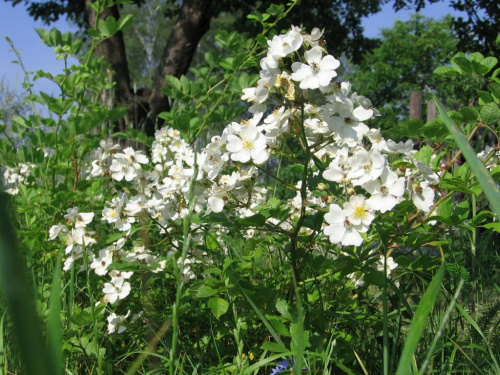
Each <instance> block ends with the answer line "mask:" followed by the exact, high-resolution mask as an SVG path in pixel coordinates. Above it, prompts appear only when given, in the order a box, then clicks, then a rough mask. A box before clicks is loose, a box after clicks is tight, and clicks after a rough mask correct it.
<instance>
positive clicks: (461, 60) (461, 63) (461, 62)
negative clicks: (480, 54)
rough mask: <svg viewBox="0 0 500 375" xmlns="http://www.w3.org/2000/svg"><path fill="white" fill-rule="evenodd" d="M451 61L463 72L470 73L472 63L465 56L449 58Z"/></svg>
mask: <svg viewBox="0 0 500 375" xmlns="http://www.w3.org/2000/svg"><path fill="white" fill-rule="evenodd" d="M451 62H452V64H455V65H456V66H458V67H459V68H460V70H461V71H462V72H463V73H472V64H471V62H470V61H469V60H468V59H467V58H465V57H462V56H456V57H454V58H453V59H452V60H451Z"/></svg>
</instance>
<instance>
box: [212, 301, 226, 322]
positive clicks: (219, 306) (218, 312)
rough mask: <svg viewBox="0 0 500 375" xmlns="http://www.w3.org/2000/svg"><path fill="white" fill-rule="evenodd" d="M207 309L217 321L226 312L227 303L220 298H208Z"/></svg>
mask: <svg viewBox="0 0 500 375" xmlns="http://www.w3.org/2000/svg"><path fill="white" fill-rule="evenodd" d="M208 307H210V309H211V310H212V313H213V314H214V315H215V317H216V318H217V319H219V318H220V317H221V316H222V315H224V314H225V313H226V312H227V309H228V308H229V302H227V301H226V300H225V299H222V298H210V299H209V300H208Z"/></svg>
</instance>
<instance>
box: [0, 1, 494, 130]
mask: <svg viewBox="0 0 500 375" xmlns="http://www.w3.org/2000/svg"><path fill="white" fill-rule="evenodd" d="M5 1H8V2H12V4H13V5H16V4H18V3H21V2H23V3H24V4H25V6H26V7H27V10H28V12H29V13H30V15H32V16H33V17H34V18H35V19H38V18H40V19H42V20H43V21H44V22H46V23H47V24H50V23H51V22H53V21H55V20H57V19H58V18H59V17H62V16H64V17H67V18H69V19H70V20H73V21H74V22H76V23H77V24H78V25H80V26H81V27H82V29H84V30H88V29H89V28H92V27H94V26H95V13H94V12H93V11H92V9H91V8H90V7H89V6H88V4H89V3H92V2H94V1H95V0H76V1H67V0H51V1H43V2H42V1H35V0H5ZM275 2H277V3H283V4H286V3H288V0H276V1H275ZM387 2H388V0H357V1H348V0H333V1H332V0H313V1H302V2H299V4H298V6H297V7H296V8H295V9H294V10H293V11H292V12H291V13H290V14H289V17H287V20H286V21H284V22H283V24H282V25H278V28H288V27H289V25H290V23H292V24H295V25H304V27H306V28H307V29H311V28H312V27H320V28H325V27H327V34H326V35H325V39H326V41H327V44H328V47H329V50H330V52H331V53H332V54H333V55H336V56H340V55H341V54H342V53H345V54H346V55H347V56H348V57H350V58H352V60H353V62H355V63H357V62H359V61H361V58H362V56H363V53H364V52H366V51H370V50H372V49H373V48H374V47H376V46H377V45H378V44H377V41H376V40H370V39H367V38H365V37H364V36H363V28H362V26H361V19H362V17H365V16H368V15H370V14H374V13H377V12H378V11H380V10H381V6H382V5H384V4H385V3H387ZM429 2H434V0H429ZM108 3H110V4H112V5H111V6H110V7H109V8H107V9H105V10H104V11H103V12H101V14H100V16H101V18H102V19H105V18H106V17H109V16H113V17H115V18H117V19H118V18H119V15H120V11H122V10H123V9H121V8H120V6H119V5H118V4H117V3H116V2H108ZM426 3H427V2H426V1H425V0H395V1H394V3H393V4H394V8H395V9H396V10H399V9H402V8H404V7H412V8H415V9H416V11H418V10H419V9H421V8H423V7H424V6H425V4H426ZM493 3H494V2H492V1H486V0H467V1H466V0H459V1H458V0H457V1H456V2H454V3H453V5H454V6H455V7H456V8H457V9H458V8H460V9H462V8H463V9H465V10H467V11H468V12H469V21H467V22H470V24H469V23H468V27H469V28H470V30H472V31H473V32H474V33H483V34H482V35H481V37H480V38H486V39H487V40H494V39H495V37H496V34H495V35H494V36H493V34H494V33H496V32H495V30H498V27H496V26H498V22H499V21H498V20H499V18H498V17H497V18H492V19H491V20H489V21H484V20H482V19H481V18H480V17H479V16H477V13H476V12H477V9H484V10H485V13H486V14H487V15H489V16H492V15H493V16H494V15H495V14H496V13H495V12H498V6H497V7H496V8H495V4H493ZM268 5H269V3H268V2H267V1H257V2H248V1H244V0H221V1H217V2H215V1H211V0H185V1H178V0H167V1H162V2H158V1H154V0H150V1H147V0H134V1H133V6H132V7H135V9H134V12H136V14H141V15H143V16H145V17H144V18H143V19H147V22H146V23H147V24H144V23H143V24H142V26H141V27H143V28H144V29H139V28H137V29H136V30H135V33H133V34H128V35H129V36H128V37H124V35H123V33H122V32H118V33H116V34H114V35H113V36H111V37H110V38H108V39H106V40H105V41H104V42H103V43H101V44H100V45H99V48H98V49H97V51H96V52H97V54H98V55H100V56H104V57H105V58H106V60H108V61H109V62H110V64H111V69H112V71H113V75H112V79H113V81H114V82H116V90H115V94H114V96H113V99H114V101H115V104H122V105H127V106H128V108H129V115H132V114H133V111H136V109H137V108H138V107H140V108H143V110H144V111H143V116H140V117H141V118H137V121H135V122H134V124H133V125H134V126H135V127H136V128H141V127H143V128H145V130H146V133H147V134H149V135H152V134H153V133H154V130H155V127H156V122H157V116H158V114H159V113H161V112H163V111H168V110H169V109H170V104H169V100H168V98H167V96H166V94H165V93H164V92H163V90H162V88H163V87H164V86H165V85H166V81H165V76H166V75H173V76H176V77H179V76H181V75H183V74H186V73H187V71H188V69H189V67H190V65H191V62H192V60H193V56H194V55H195V51H196V49H197V46H198V45H199V43H200V40H201V39H202V37H203V36H204V35H205V34H206V33H207V32H208V31H209V29H210V23H211V21H212V20H213V19H214V18H215V17H217V16H220V17H222V18H225V19H226V21H227V20H229V21H230V27H231V28H232V29H233V30H234V29H236V30H239V31H243V32H246V33H247V34H250V35H249V36H251V35H255V33H256V32H258V31H260V30H256V26H255V25H254V24H252V23H250V21H249V20H248V19H247V18H246V16H247V15H248V14H250V13H255V12H263V11H265V9H266V8H267V6H268ZM137 7H139V8H137ZM128 11H130V8H128V9H127V12H128ZM146 16H147V17H146ZM458 21H460V20H458ZM458 21H457V22H458ZM157 22H159V24H157ZM460 22H462V21H460ZM463 22H465V21H463ZM459 25H460V24H459ZM495 27H496V29H495ZM143 32H145V34H143ZM150 32H151V33H152V34H149V33H150ZM474 35H475V34H474ZM124 38H125V39H124ZM141 39H142V40H141ZM133 40H135V43H136V46H139V48H129V47H128V44H127V43H131V44H133ZM126 45H127V48H125V46H126ZM127 49H129V50H130V51H129V52H127ZM140 55H142V59H141V58H139V57H138V56H140ZM129 61H135V62H137V61H140V64H139V65H136V66H131V65H129ZM153 67H154V68H153ZM144 69H146V70H147V73H145V70H144ZM151 69H154V73H151ZM139 72H140V74H139ZM142 76H144V77H147V79H146V80H145V81H144V82H142V78H141V79H139V77H142ZM136 82H139V83H140V84H142V83H144V85H145V87H142V88H141V89H140V90H138V89H137V88H136V89H134V87H133V85H134V83H136ZM140 86H142V85H140ZM129 117H130V118H134V116H129ZM136 117H137V116H136ZM145 118H147V119H148V121H147V122H146V124H144V119H145ZM122 130H123V129H122Z"/></svg>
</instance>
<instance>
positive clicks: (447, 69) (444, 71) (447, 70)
mask: <svg viewBox="0 0 500 375" xmlns="http://www.w3.org/2000/svg"><path fill="white" fill-rule="evenodd" d="M434 74H439V75H452V76H456V75H458V74H459V72H458V71H457V70H456V69H454V68H453V67H451V66H438V67H437V68H436V69H434Z"/></svg>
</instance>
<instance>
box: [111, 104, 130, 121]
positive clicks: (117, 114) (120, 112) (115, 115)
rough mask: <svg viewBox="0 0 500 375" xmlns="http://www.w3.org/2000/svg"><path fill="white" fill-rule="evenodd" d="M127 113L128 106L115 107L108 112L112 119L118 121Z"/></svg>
mask: <svg viewBox="0 0 500 375" xmlns="http://www.w3.org/2000/svg"><path fill="white" fill-rule="evenodd" d="M126 114H127V107H125V106H122V107H114V108H112V109H111V110H110V111H109V112H108V117H109V119H110V120H111V121H118V120H120V119H122V118H123V117H124V116H125V115H126Z"/></svg>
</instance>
